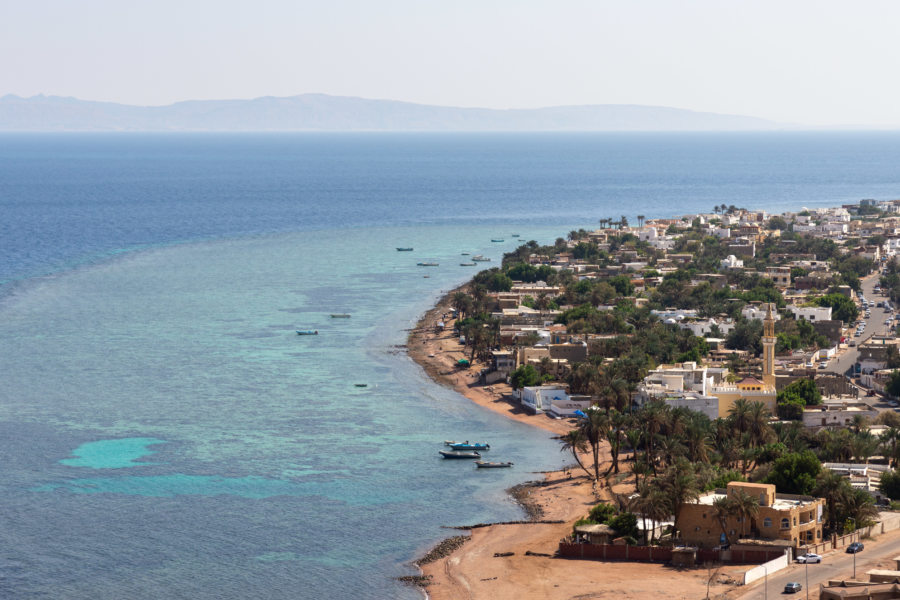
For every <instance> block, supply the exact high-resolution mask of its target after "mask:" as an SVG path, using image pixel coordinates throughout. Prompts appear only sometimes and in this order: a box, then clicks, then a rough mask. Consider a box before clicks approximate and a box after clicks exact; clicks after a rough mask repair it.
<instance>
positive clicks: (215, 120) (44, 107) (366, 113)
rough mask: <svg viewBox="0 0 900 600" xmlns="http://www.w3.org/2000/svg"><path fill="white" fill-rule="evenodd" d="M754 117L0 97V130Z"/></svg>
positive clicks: (295, 100)
mask: <svg viewBox="0 0 900 600" xmlns="http://www.w3.org/2000/svg"><path fill="white" fill-rule="evenodd" d="M786 128H788V127H787V126H785V125H783V124H778V123H776V122H774V121H768V120H765V119H760V118H757V117H748V116H742V115H728V114H719V113H707V112H699V111H692V110H686V109H680V108H671V107H664V106H645V105H635V104H581V105H566V106H548V107H542V108H514V109H493V108H461V107H452V106H437V105H429V104H418V103H414V102H405V101H400V100H381V99H368V98H360V97H355V96H332V95H329V94H321V93H309V94H300V95H296V96H260V97H257V98H251V99H226V100H183V101H180V102H175V103H173V104H168V105H165V106H137V105H129V104H120V103H116V102H99V101H92V100H81V99H78V98H73V97H66V96H46V95H43V94H40V95H36V96H32V97H30V98H23V97H21V96H17V95H14V94H7V95H5V96H2V97H0V131H7V132H10V131H21V132H25V131H45V132H46V131H173V132H174V131H210V132H213V131H218V132H255V131H258V132H265V131H271V132H275V131H284V132H289V131H460V132H463V131H485V132H488V131H496V132H501V131H523V132H524V131H560V132H562V131H571V132H575V131H585V132H587V131H610V132H612V131H771V130H778V129H786Z"/></svg>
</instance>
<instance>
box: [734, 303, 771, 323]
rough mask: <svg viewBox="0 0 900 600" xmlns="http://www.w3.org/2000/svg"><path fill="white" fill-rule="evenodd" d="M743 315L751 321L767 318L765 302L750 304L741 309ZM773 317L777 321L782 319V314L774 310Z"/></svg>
mask: <svg viewBox="0 0 900 600" xmlns="http://www.w3.org/2000/svg"><path fill="white" fill-rule="evenodd" d="M741 315H742V316H743V317H744V318H745V319H749V320H751V321H752V320H753V319H756V320H758V321H762V320H764V319H765V318H766V306H765V305H764V304H748V305H747V306H745V307H744V308H743V309H741ZM772 318H773V319H774V320H776V321H780V320H781V315H779V314H778V313H777V312H775V311H773V312H772Z"/></svg>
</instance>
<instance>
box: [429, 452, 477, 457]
mask: <svg viewBox="0 0 900 600" xmlns="http://www.w3.org/2000/svg"><path fill="white" fill-rule="evenodd" d="M438 453H439V454H440V455H441V456H443V457H444V458H481V455H480V454H478V453H477V452H474V451H473V452H460V451H458V450H450V451H448V450H438Z"/></svg>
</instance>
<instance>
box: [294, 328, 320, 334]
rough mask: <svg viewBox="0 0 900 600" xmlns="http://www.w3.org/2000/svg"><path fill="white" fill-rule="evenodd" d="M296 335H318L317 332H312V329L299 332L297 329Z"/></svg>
mask: <svg viewBox="0 0 900 600" xmlns="http://www.w3.org/2000/svg"><path fill="white" fill-rule="evenodd" d="M297 335H319V332H318V331H314V330H312V329H306V330H300V329H298V330H297Z"/></svg>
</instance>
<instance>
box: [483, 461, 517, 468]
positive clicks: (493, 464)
mask: <svg viewBox="0 0 900 600" xmlns="http://www.w3.org/2000/svg"><path fill="white" fill-rule="evenodd" d="M475 466H476V467H478V468H479V469H505V468H508V467H511V466H513V464H512V463H511V462H490V461H486V460H476V461H475Z"/></svg>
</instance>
